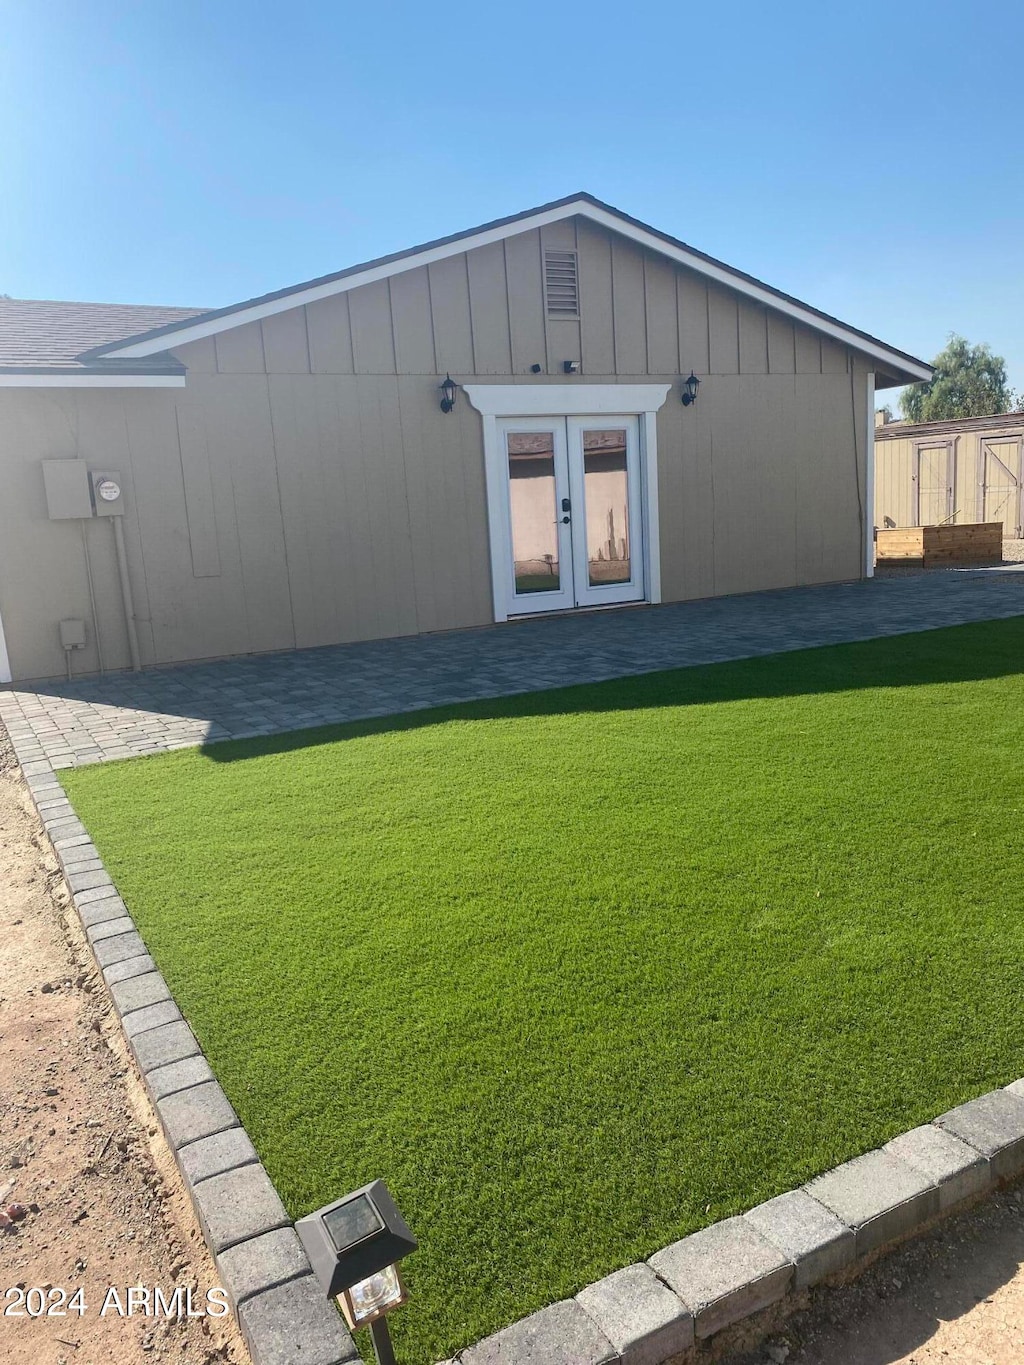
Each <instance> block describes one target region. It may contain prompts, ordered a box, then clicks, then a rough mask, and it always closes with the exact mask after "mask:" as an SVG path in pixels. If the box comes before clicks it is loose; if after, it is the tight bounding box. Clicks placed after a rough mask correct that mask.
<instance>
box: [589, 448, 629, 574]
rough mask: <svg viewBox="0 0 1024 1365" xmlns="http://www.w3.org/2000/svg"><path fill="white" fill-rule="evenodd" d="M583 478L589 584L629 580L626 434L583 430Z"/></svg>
mask: <svg viewBox="0 0 1024 1365" xmlns="http://www.w3.org/2000/svg"><path fill="white" fill-rule="evenodd" d="M583 479H584V484H585V490H584V491H585V495H586V497H585V505H586V509H587V571H588V573H589V576H590V586H591V587H600V585H601V584H603V583H628V582H629V581H630V579H631V578H632V576H633V575H632V572H631V569H630V559H629V556H630V545H629V495H630V489H629V482H628V478H627V474H626V433H625V432H624V431H623V430H622V429H621V427H620V428H616V429H614V430H608V431H584V433H583Z"/></svg>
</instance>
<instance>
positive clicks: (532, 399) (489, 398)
mask: <svg viewBox="0 0 1024 1365" xmlns="http://www.w3.org/2000/svg"><path fill="white" fill-rule="evenodd" d="M671 387H672V385H671V384H464V385H463V389H464V390H465V394H466V397H467V398H468V399H469V401H470V402H471V403H472V404H473V406H474V407H475V408H476V410H477V412H479V413H481V414H482V415H483V416H484V417H600V416H601V415H602V414H604V413H615V414H616V415H618V414H620V413H634V414H640V413H645V412H657V411H658V409H659V408H660V407H661V406H662V404H663V403H664V402H665V399H666V398H667V397H668V391H669V389H670V388H671Z"/></svg>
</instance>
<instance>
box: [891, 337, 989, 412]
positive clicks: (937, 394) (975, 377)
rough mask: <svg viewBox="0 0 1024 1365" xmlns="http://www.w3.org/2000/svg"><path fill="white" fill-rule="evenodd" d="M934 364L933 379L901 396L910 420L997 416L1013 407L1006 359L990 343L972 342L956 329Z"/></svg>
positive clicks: (904, 409)
mask: <svg viewBox="0 0 1024 1365" xmlns="http://www.w3.org/2000/svg"><path fill="white" fill-rule="evenodd" d="M932 364H933V365H934V366H935V374H934V376H933V377H932V379H931V380H930V381H929V382H928V383H927V384H915V385H914V386H913V387H912V388H909V389H906V390H905V391H904V393H903V395H902V397H901V398H900V408H901V410H902V412H903V416H904V417H905V418H906V420H907V421H908V422H944V421H948V420H949V419H950V418H954V417H993V416H995V415H996V413H1000V412H1009V411H1010V409H1011V407H1012V405H1013V397H1014V396H1013V392H1012V390H1011V389H1010V387H1009V386H1008V384H1007V382H1006V361H1005V360H1004V359H1003V357H1002V356H1000V355H993V354H992V351H991V350H990V349H989V347H988V346H971V345H969V344H968V342H967V341H965V340H964V338H963V337H961V336H957V334H956V333H955V332H953V333H951V334H950V338H949V341H948V342H947V344H946V347H945V349H944V350H942V351H940V352H939V354H938V355H937V356H936V357H935V359H934V360H933V361H932Z"/></svg>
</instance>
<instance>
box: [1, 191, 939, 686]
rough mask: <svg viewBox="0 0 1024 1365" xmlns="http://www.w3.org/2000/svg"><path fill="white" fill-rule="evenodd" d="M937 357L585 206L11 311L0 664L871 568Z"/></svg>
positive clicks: (417, 622) (346, 631) (779, 581)
mask: <svg viewBox="0 0 1024 1365" xmlns="http://www.w3.org/2000/svg"><path fill="white" fill-rule="evenodd" d="M930 375H931V369H930V367H929V366H928V365H926V364H924V363H923V362H921V361H919V360H916V359H914V358H913V357H912V356H908V355H906V354H904V353H903V352H901V351H898V350H896V349H894V348H893V347H891V346H889V345H887V344H886V343H884V342H882V341H879V340H877V339H876V338H874V337H872V336H870V335H868V334H867V333H865V332H862V331H860V330H858V329H856V328H854V327H850V326H848V325H846V324H845V323H842V322H840V321H838V320H837V319H836V318H833V317H830V316H829V315H827V314H825V313H822V312H820V311H819V310H817V309H815V308H813V307H811V306H809V305H808V304H805V303H801V302H800V301H799V300H797V299H794V298H791V297H790V296H788V295H786V294H784V293H782V292H780V291H779V290H776V289H773V288H772V287H770V286H769V285H766V284H763V283H762V282H760V281H758V280H756V279H754V278H753V277H751V276H750V275H746V274H744V273H743V272H742V271H739V270H735V269H733V268H732V267H730V266H727V265H724V264H723V263H721V262H720V261H717V260H714V259H713V258H712V257H709V256H707V255H704V254H703V253H702V252H699V251H696V250H694V249H693V248H692V247H689V246H686V245H685V244H684V243H683V242H680V241H678V240H677V239H675V238H674V237H671V236H668V235H667V234H665V233H663V232H660V231H658V230H656V229H654V228H651V227H648V226H647V225H645V224H643V223H640V222H638V221H637V220H636V219H634V218H631V217H629V216H628V215H626V214H624V213H621V212H620V211H619V210H617V209H614V208H611V207H609V206H608V205H606V204H603V203H601V202H600V201H599V200H597V199H594V198H592V197H591V196H589V195H586V194H577V195H572V196H570V197H569V198H567V199H563V200H560V201H558V202H556V203H553V204H547V205H545V206H543V207H541V208H537V209H531V210H529V211H528V212H526V213H521V214H517V215H516V216H514V217H511V218H506V219H502V220H500V221H498V222H493V223H488V224H486V225H484V226H482V227H478V228H473V229H470V230H469V231H467V232H462V233H459V234H457V235H455V236H452V237H448V238H444V239H442V240H440V241H435V242H431V243H428V244H426V245H424V246H420V247H415V248H413V249H411V250H409V251H404V252H400V253H398V254H396V255H392V256H386V257H383V258H381V259H379V260H375V261H370V262H367V263H365V264H362V265H357V266H353V267H351V268H349V269H347V270H343V271H341V272H339V273H337V274H334V275H329V276H325V277H323V278H321V279H317V280H312V281H308V282H307V283H304V284H300V285H296V286H293V287H291V288H289V289H283V290H281V291H279V292H277V293H274V294H269V295H265V296H263V297H261V298H256V299H251V300H249V301H248V302H245V303H241V304H237V305H235V306H233V307H230V308H220V309H215V310H212V311H209V312H197V311H195V310H188V309H154V308H134V307H114V306H110V305H93V304H55V303H44V302H35V301H19V300H4V301H0V478H2V481H3V489H4V494H3V497H2V498H0V680H9V679H11V678H14V679H16V680H27V679H41V678H48V677H55V676H59V675H61V674H62V673H63V672H64V670H65V667H66V666H68V665H69V664H70V665H71V666H73V668H74V669H75V670H76V672H96V671H98V670H102V669H115V668H125V667H128V666H131V665H132V664H133V663H134V664H136V665H141V666H147V665H156V664H167V663H173V662H176V661H183V660H194V659H204V658H216V657H224V656H228V655H239V654H248V653H257V652H261V651H270V650H286V649H294V648H298V647H306V646H313V645H324V644H333V643H338V642H343V641H350V640H365V639H375V638H387V637H391V636H398V635H404V634H410V633H417V632H424V631H439V630H454V629H459V628H464V627H471V626H480V625H485V624H487V623H490V622H496V621H506V620H510V619H513V618H516V617H519V616H524V615H533V614H536V613H540V612H559V611H575V610H580V609H590V608H601V607H613V606H622V605H626V604H631V603H642V602H649V603H657V602H663V601H680V600H684V599H687V598H699V597H708V596H712V595H716V594H725V593H737V592H746V591H753V590H758V589H766V588H780V587H786V586H789V585H793V584H809V583H826V582H831V581H836V580H841V579H851V578H856V577H859V576H862V575H864V574H870V572H871V567H872V558H873V556H872V525H871V515H870V509H871V507H872V505H873V492H872V487H871V483H872V468H873V464H872V443H873V437H874V420H873V413H874V395H875V391H876V389H880V388H886V387H890V386H894V385H902V384H906V383H911V382H915V381H918V380H923V379H927V378H929V377H930ZM449 378H450V381H451V383H450V384H446V382H445V381H446V380H447V379H449ZM687 381H689V382H687ZM691 399H692V401H689V400H691Z"/></svg>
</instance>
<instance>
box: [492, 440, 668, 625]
mask: <svg viewBox="0 0 1024 1365" xmlns="http://www.w3.org/2000/svg"><path fill="white" fill-rule="evenodd" d="M497 427H498V434H499V438H500V441H501V446H502V453H503V460H502V464H503V471H504V492H505V499H504V502H505V505H504V509H503V511H504V515H505V518H506V529H507V532H508V535H507V539H506V540H505V544H506V546H507V562H506V564H505V565H504V569H503V572H504V573H505V575H506V577H507V584H506V586H507V590H508V598H507V600H508V602H509V615H525V614H528V613H529V614H533V613H535V612H542V611H565V610H567V609H569V608H572V607H597V606H611V605H614V604H616V603H620V602H642V601H644V600H645V586H644V557H645V556H644V543H643V539H644V523H643V506H644V499H643V497H642V489H641V483H640V424H639V419H638V418H637V417H636V416H617V415H616V416H604V415H602V416H600V417H515V418H512V417H506V418H500V419H499V420H498V423H497Z"/></svg>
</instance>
